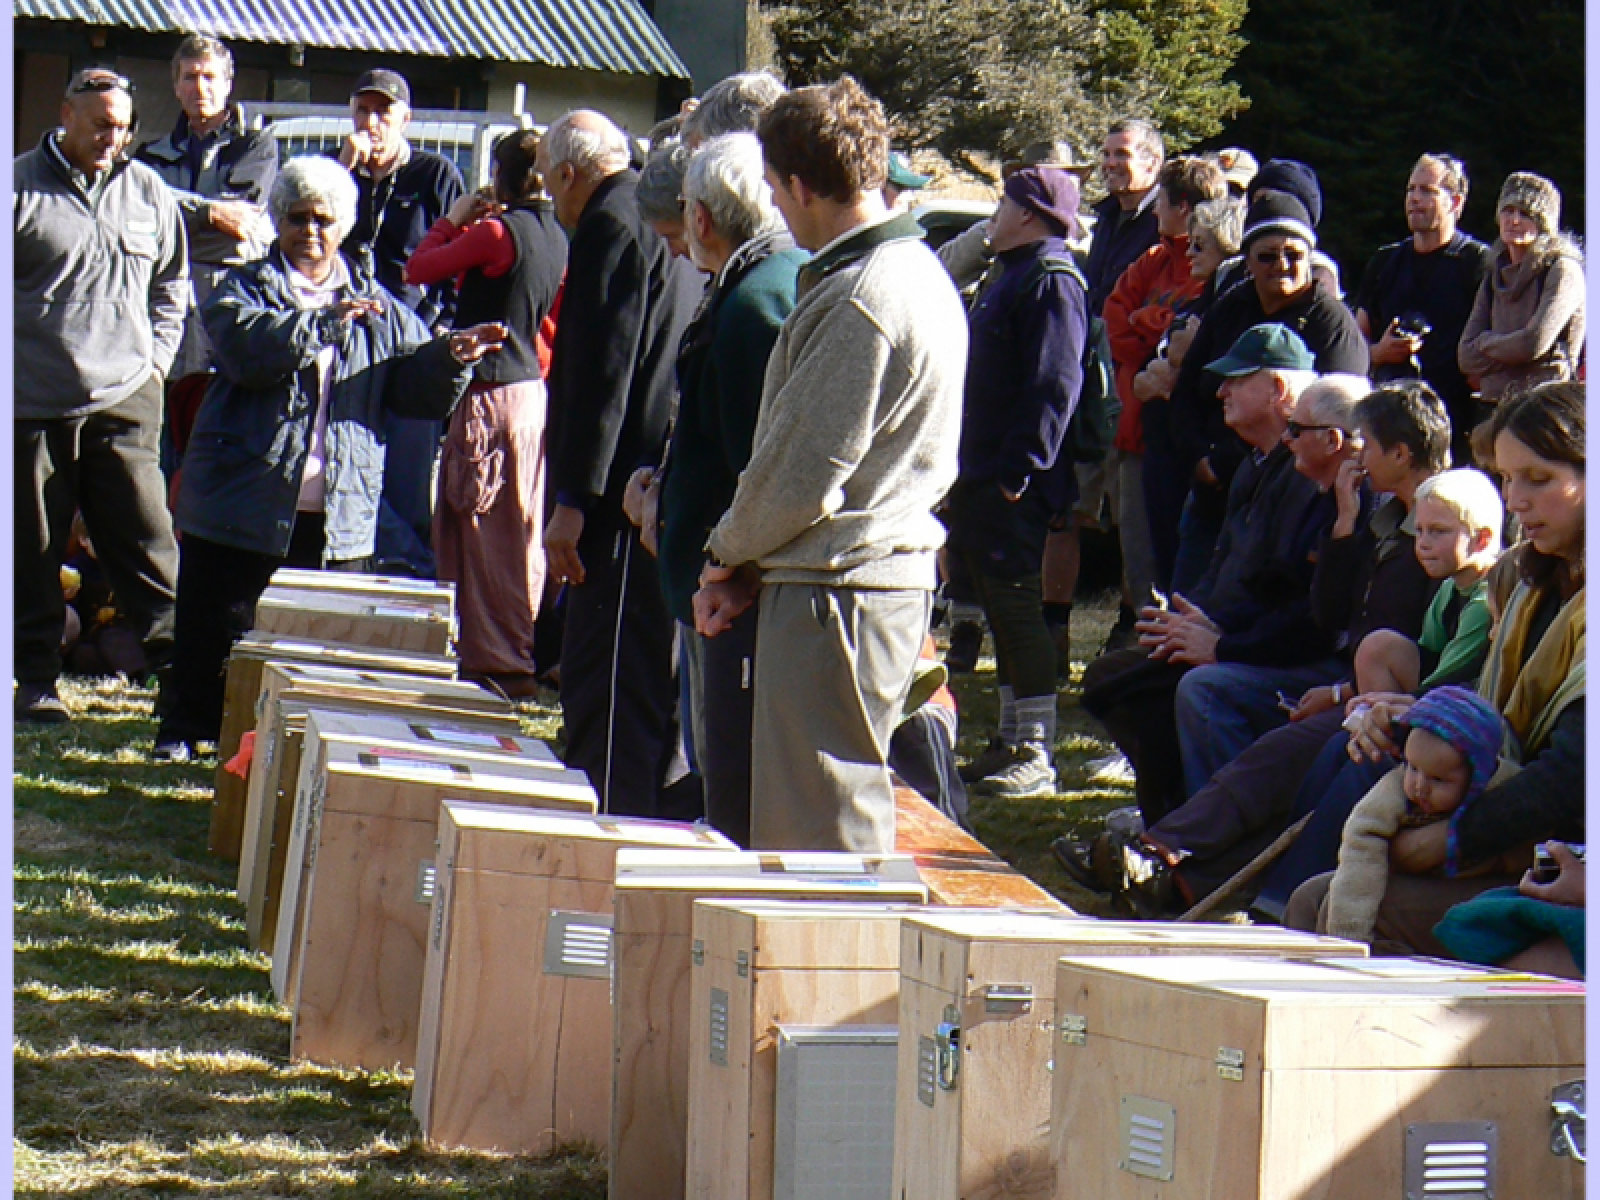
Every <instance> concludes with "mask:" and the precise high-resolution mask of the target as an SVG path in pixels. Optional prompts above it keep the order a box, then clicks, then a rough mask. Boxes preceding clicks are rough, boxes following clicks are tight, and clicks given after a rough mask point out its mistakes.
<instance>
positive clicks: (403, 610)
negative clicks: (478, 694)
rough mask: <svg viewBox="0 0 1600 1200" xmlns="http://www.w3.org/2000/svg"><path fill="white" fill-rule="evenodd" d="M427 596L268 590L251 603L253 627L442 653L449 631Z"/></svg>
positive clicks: (340, 642) (354, 643)
mask: <svg viewBox="0 0 1600 1200" xmlns="http://www.w3.org/2000/svg"><path fill="white" fill-rule="evenodd" d="M440 609H441V605H439V603H438V602H437V601H436V600H434V599H433V598H430V597H415V596H389V597H384V596H364V595H360V594H356V593H350V592H331V591H322V590H318V591H308V590H303V589H298V588H268V589H267V590H266V591H265V592H263V593H262V595H261V598H260V599H259V600H258V601H257V602H256V618H255V628H256V629H257V630H259V631H260V632H262V633H271V634H276V635H278V636H280V637H301V638H306V639H308V640H310V641H314V642H331V643H334V644H336V645H340V646H362V647H367V646H372V647H377V648H379V649H384V650H405V651H410V652H412V653H417V654H448V653H450V650H451V644H452V641H453V635H454V629H453V627H452V621H451V618H450V616H449V615H448V611H440Z"/></svg>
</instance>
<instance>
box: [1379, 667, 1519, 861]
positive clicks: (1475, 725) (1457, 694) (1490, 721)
mask: <svg viewBox="0 0 1600 1200" xmlns="http://www.w3.org/2000/svg"><path fill="white" fill-rule="evenodd" d="M1397 723H1398V724H1400V725H1404V726H1406V727H1407V728H1410V729H1426V730H1427V731H1428V732H1429V733H1431V734H1433V735H1434V736H1435V737H1437V738H1439V739H1441V740H1442V741H1445V742H1448V743H1449V744H1450V745H1452V746H1454V747H1455V748H1456V750H1457V751H1459V752H1460V754H1461V756H1462V757H1463V758H1465V759H1466V760H1467V765H1468V766H1469V767H1470V768H1471V770H1472V778H1471V780H1470V781H1469V782H1468V784H1467V794H1466V795H1465V796H1463V797H1462V798H1461V803H1460V804H1459V805H1458V806H1457V807H1456V810H1455V812H1453V813H1451V814H1450V830H1449V834H1448V835H1447V837H1446V849H1445V874H1447V875H1452V876H1453V875H1455V874H1456V872H1457V871H1459V870H1460V869H1461V848H1460V846H1459V844H1458V838H1457V832H1456V829H1457V825H1458V823H1459V822H1460V820H1461V815H1462V814H1463V813H1465V812H1466V811H1467V809H1468V807H1469V806H1471V804H1472V802H1473V801H1474V800H1476V799H1477V798H1478V797H1479V796H1481V795H1483V791H1484V789H1485V788H1487V787H1488V786H1489V780H1490V779H1492V778H1494V773H1495V770H1496V768H1497V767H1498V766H1499V764H1500V746H1501V742H1502V740H1503V739H1504V737H1505V722H1504V721H1503V720H1501V717H1500V714H1499V713H1497V712H1496V711H1495V710H1494V706H1493V705H1491V704H1490V703H1489V702H1488V701H1487V700H1485V699H1484V698H1483V697H1482V696H1480V695H1478V693H1477V692H1474V691H1472V690H1471V689H1470V688H1464V687H1456V686H1453V685H1452V686H1450V687H1442V688H1434V689H1433V690H1432V691H1431V692H1429V693H1427V694H1426V695H1425V696H1423V697H1422V699H1420V700H1418V701H1417V702H1416V703H1415V704H1413V705H1412V706H1411V708H1410V709H1409V710H1407V712H1406V713H1405V715H1404V716H1402V717H1401V718H1400V719H1399V721H1398V722H1397Z"/></svg>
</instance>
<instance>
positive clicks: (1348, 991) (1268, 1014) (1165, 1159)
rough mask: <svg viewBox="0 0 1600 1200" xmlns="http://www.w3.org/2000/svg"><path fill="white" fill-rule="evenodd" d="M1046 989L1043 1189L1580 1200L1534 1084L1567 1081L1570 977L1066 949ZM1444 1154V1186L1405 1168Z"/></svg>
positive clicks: (1576, 1011)
mask: <svg viewBox="0 0 1600 1200" xmlns="http://www.w3.org/2000/svg"><path fill="white" fill-rule="evenodd" d="M1056 997H1057V1007H1058V1010H1059V1013H1060V1019H1061V1020H1062V1021H1066V1020H1068V1019H1069V1018H1070V1020H1071V1021H1072V1022H1073V1025H1072V1026H1071V1027H1070V1028H1072V1029H1073V1030H1074V1033H1073V1037H1072V1039H1071V1040H1070V1041H1068V1042H1065V1043H1063V1042H1061V1041H1059V1040H1058V1041H1057V1051H1056V1061H1055V1089H1054V1110H1053V1115H1054V1120H1053V1127H1054V1129H1055V1131H1056V1132H1055V1135H1054V1142H1055V1147H1056V1155H1057V1166H1058V1181H1059V1182H1058V1187H1057V1190H1056V1193H1055V1194H1056V1195H1057V1196H1060V1197H1063V1198H1065V1197H1074V1198H1075V1197H1082V1196H1093V1197H1096V1198H1097V1200H1135V1198H1138V1200H1145V1198H1146V1197H1152V1196H1159V1197H1162V1198H1163V1200H1282V1198H1286V1197H1308V1198H1309V1197H1316V1198H1317V1200H1371V1198H1374V1197H1390V1196H1393V1197H1406V1196H1415V1197H1417V1198H1418V1200H1421V1197H1423V1196H1424V1195H1426V1196H1428V1197H1435V1196H1437V1197H1445V1196H1449V1197H1456V1196H1465V1197H1475V1198H1477V1200H1486V1198H1487V1197H1489V1196H1515V1197H1519V1198H1520V1197H1529V1198H1530V1200H1531V1198H1532V1197H1538V1198H1539V1200H1572V1198H1574V1197H1578V1196H1582V1195H1583V1168H1582V1167H1581V1166H1579V1165H1577V1164H1575V1163H1574V1162H1573V1161H1572V1160H1571V1159H1570V1158H1558V1157H1556V1156H1554V1155H1553V1154H1552V1152H1551V1136H1550V1135H1551V1120H1550V1117H1551V1112H1550V1098H1551V1091H1552V1089H1554V1088H1555V1087H1557V1086H1559V1085H1561V1084H1563V1083H1566V1082H1568V1081H1571V1080H1574V1079H1577V1078H1580V1077H1581V1076H1582V1075H1583V1074H1584V1046H1583V1032H1584V1031H1583V1026H1584V989H1583V986H1582V985H1581V984H1571V983H1566V982H1563V981H1558V980H1548V979H1541V978H1539V977H1537V976H1527V975H1512V974H1508V973H1505V972H1497V971H1492V970H1483V969H1479V968H1473V967H1465V966H1462V965H1461V964H1458V963H1440V962H1424V961H1418V960H1414V959H1372V960H1369V961H1355V960H1350V959H1345V960H1338V961H1330V962H1320V963H1296V962H1282V961H1279V962H1273V961H1269V960H1264V959H1256V960H1244V959H1225V958H1215V957H1212V958H1188V957H1171V958H1149V959H1140V958H1104V959H1071V958H1069V959H1063V960H1062V962H1061V965H1060V968H1059V971H1058V974H1057V982H1056ZM1063 1028H1069V1027H1068V1026H1065V1025H1064V1026H1063ZM1451 1145H1455V1146H1459V1147H1461V1150H1460V1155H1461V1158H1462V1161H1461V1162H1460V1163H1459V1167H1460V1169H1463V1170H1464V1171H1466V1172H1468V1174H1467V1175H1466V1176H1465V1177H1463V1178H1459V1179H1457V1180H1456V1181H1455V1186H1453V1187H1448V1186H1447V1187H1440V1186H1439V1184H1440V1182H1441V1180H1440V1179H1439V1178H1437V1176H1435V1178H1433V1179H1429V1180H1427V1181H1426V1182H1427V1183H1429V1184H1431V1185H1432V1186H1426V1187H1425V1186H1424V1182H1425V1181H1424V1179H1422V1178H1420V1177H1416V1176H1411V1175H1410V1170H1411V1169H1416V1168H1421V1167H1422V1166H1423V1165H1424V1151H1425V1149H1426V1148H1428V1147H1433V1148H1434V1151H1435V1154H1437V1153H1438V1151H1439V1150H1440V1149H1442V1148H1443V1147H1446V1146H1451ZM1475 1146H1477V1147H1481V1153H1479V1152H1478V1151H1475V1149H1474V1147H1475ZM1474 1157H1477V1158H1479V1161H1480V1163H1481V1162H1482V1160H1483V1159H1484V1158H1486V1159H1487V1160H1488V1163H1487V1164H1485V1165H1482V1166H1477V1167H1475V1166H1474V1165H1473V1163H1472V1161H1471V1160H1472V1159H1473V1158H1474ZM1408 1158H1413V1164H1414V1165H1413V1167H1412V1168H1409V1169H1408ZM1428 1163H1429V1165H1431V1166H1432V1167H1433V1168H1434V1171H1435V1172H1436V1171H1437V1170H1438V1168H1439V1167H1440V1165H1441V1164H1440V1163H1439V1160H1438V1158H1437V1157H1434V1156H1433V1155H1429V1156H1428ZM1475 1171H1483V1172H1485V1174H1486V1176H1487V1177H1486V1178H1481V1179H1477V1180H1474V1179H1473V1178H1472V1173H1473V1172H1475ZM1430 1174H1434V1172H1430ZM1420 1175H1421V1171H1420V1170H1418V1171H1417V1176H1420Z"/></svg>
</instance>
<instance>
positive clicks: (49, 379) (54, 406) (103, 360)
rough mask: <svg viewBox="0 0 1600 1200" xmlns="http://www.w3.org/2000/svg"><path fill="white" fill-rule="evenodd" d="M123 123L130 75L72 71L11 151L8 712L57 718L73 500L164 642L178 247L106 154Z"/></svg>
mask: <svg viewBox="0 0 1600 1200" xmlns="http://www.w3.org/2000/svg"><path fill="white" fill-rule="evenodd" d="M133 126H134V106H133V85H132V84H131V83H129V82H128V80H126V79H125V78H123V77H122V76H121V75H118V74H117V73H116V72H115V71H112V70H109V69H107V68H102V67H95V68H89V69H87V70H83V71H79V72H77V73H76V74H75V75H73V77H72V79H71V81H70V83H69V84H68V86H67V94H66V98H65V99H64V100H63V102H62V105H61V128H59V129H57V130H54V131H52V132H50V133H47V134H46V135H45V137H44V140H43V141H42V142H41V143H40V144H39V146H38V147H37V148H36V149H34V150H31V151H29V152H28V153H27V154H24V155H22V156H21V157H20V158H18V159H17V160H16V163H15V165H14V167H13V171H14V175H13V180H14V184H13V186H14V189H15V190H14V198H13V213H14V216H15V221H16V226H15V235H14V239H13V247H14V251H15V256H16V265H15V282H14V284H13V291H12V301H13V304H14V305H15V310H16V319H15V338H16V341H15V353H16V362H15V374H14V377H13V379H14V385H15V401H14V408H13V413H14V418H15V426H14V429H13V433H14V435H15V459H14V461H13V468H14V470H15V473H16V493H15V495H16V514H15V521H16V523H15V526H14V536H15V539H16V544H15V548H14V552H13V569H14V573H15V593H14V595H15V602H16V613H15V624H14V634H15V639H16V649H15V660H14V674H15V678H16V682H17V689H16V695H15V700H14V706H15V714H16V719H17V720H18V721H28V722H35V723H52V724H53V723H60V722H63V721H67V720H70V719H71V714H70V713H69V711H68V710H67V707H66V705H65V704H63V703H62V701H61V699H60V697H59V696H58V695H57V692H56V679H57V676H58V675H59V674H60V672H61V655H60V646H61V632H62V625H63V621H64V619H65V600H64V599H63V597H62V592H61V579H60V569H61V558H62V551H63V549H64V548H65V545H66V541H67V535H68V531H69V528H70V526H71V523H72V517H73V512H74V510H77V509H81V510H82V512H83V517H84V522H85V524H86V525H87V526H88V530H89V536H90V537H91V538H92V539H93V541H94V546H95V551H96V554H97V555H98V557H99V561H100V564H101V566H102V567H103V568H104V569H105V572H106V576H107V579H108V580H109V582H110V584H111V587H112V590H113V591H114V592H115V593H116V595H117V600H118V603H119V605H120V606H121V607H122V609H123V610H124V611H125V612H126V613H127V614H128V617H129V619H130V621H131V622H132V624H133V627H134V631H135V633H137V634H138V635H139V637H140V639H141V641H142V642H143V644H144V649H145V655H146V659H147V662H148V664H149V665H150V666H151V667H159V666H162V665H164V663H165V661H166V659H167V657H168V655H169V654H170V652H171V644H172V620H173V595H174V589H175V586H176V579H177V566H178V547H177V543H176V542H175V541H174V540H173V536H172V519H171V517H170V516H169V514H168V512H167V505H166V485H165V482H164V480H163V478H162V475H161V466H160V462H159V457H158V450H159V442H160V434H161V409H162V383H163V380H164V379H165V377H166V375H167V373H168V371H169V370H170V368H171V366H172V362H173V358H174V356H175V355H176V354H177V352H178V344H179V342H180V341H181V340H182V337H183V319H184V313H185V310H186V309H187V307H188V303H189V274H188V254H187V246H186V242H185V238H184V232H183V221H182V218H181V216H180V214H179V211H178V206H177V203H176V202H175V201H174V200H173V198H172V193H171V192H170V191H169V190H168V189H167V186H166V184H164V183H163V182H162V181H161V177H160V176H159V175H157V174H156V173H155V172H154V171H152V170H150V169H149V168H148V167H146V166H144V165H143V164H141V163H135V162H130V161H128V160H127V159H126V158H124V157H123V154H124V151H126V149H127V147H128V143H129V141H130V140H131V138H132V135H133Z"/></svg>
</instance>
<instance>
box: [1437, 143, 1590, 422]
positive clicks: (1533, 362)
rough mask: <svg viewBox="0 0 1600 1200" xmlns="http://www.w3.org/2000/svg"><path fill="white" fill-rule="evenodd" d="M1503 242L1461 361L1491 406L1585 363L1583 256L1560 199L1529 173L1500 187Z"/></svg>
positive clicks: (1465, 335)
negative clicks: (1565, 229)
mask: <svg viewBox="0 0 1600 1200" xmlns="http://www.w3.org/2000/svg"><path fill="white" fill-rule="evenodd" d="M1499 213H1500V218H1499V220H1500V237H1499V238H1498V239H1497V240H1496V242H1495V244H1494V247H1493V252H1494V267H1493V269H1492V270H1490V272H1489V273H1488V274H1487V275H1486V276H1484V280H1483V286H1482V287H1480V288H1479V290H1478V299H1477V302H1476V303H1475V304H1474V305H1473V309H1472V316H1470V317H1469V318H1468V319H1467V324H1466V328H1464V329H1463V330H1462V332H1461V345H1460V346H1459V348H1458V349H1457V353H1456V358H1457V361H1458V362H1459V363H1460V364H1461V371H1462V373H1463V374H1464V375H1466V376H1467V378H1468V379H1469V380H1472V381H1474V382H1475V384H1476V385H1477V388H1478V391H1479V393H1480V395H1481V396H1482V398H1483V400H1484V402H1485V403H1489V404H1494V403H1498V402H1499V400H1500V398H1501V397H1502V396H1504V395H1506V393H1508V392H1511V391H1524V390H1526V389H1527V388H1530V387H1532V386H1533V385H1534V384H1537V383H1546V382H1549V381H1551V380H1563V379H1572V378H1574V377H1575V376H1576V375H1577V371H1578V364H1579V363H1580V362H1581V361H1582V359H1583V330H1584V282H1583V252H1582V251H1581V250H1580V249H1579V248H1578V246H1577V244H1576V243H1575V242H1574V241H1573V240H1572V239H1571V238H1570V237H1569V236H1567V235H1566V234H1564V233H1561V232H1559V228H1560V224H1561V193H1560V192H1559V191H1557V190H1556V186H1555V184H1553V183H1551V182H1550V181H1549V180H1548V179H1544V178H1542V177H1540V176H1538V175H1534V174H1531V173H1529V172H1526V171H1518V172H1516V173H1515V174H1513V175H1510V176H1508V177H1507V178H1506V182H1505V185H1504V186H1503V187H1502V188H1501V189H1500V205H1499Z"/></svg>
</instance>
